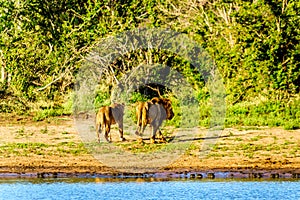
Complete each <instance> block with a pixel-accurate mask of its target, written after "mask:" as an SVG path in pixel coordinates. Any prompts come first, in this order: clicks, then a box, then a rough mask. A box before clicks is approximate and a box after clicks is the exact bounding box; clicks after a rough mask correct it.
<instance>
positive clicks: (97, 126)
mask: <svg viewBox="0 0 300 200" xmlns="http://www.w3.org/2000/svg"><path fill="white" fill-rule="evenodd" d="M100 134H101V125H100V124H98V123H97V124H96V137H97V141H98V142H99V143H100Z"/></svg>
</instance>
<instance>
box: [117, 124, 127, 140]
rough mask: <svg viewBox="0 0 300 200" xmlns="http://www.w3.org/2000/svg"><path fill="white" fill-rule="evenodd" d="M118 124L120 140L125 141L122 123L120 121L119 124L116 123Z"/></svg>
mask: <svg viewBox="0 0 300 200" xmlns="http://www.w3.org/2000/svg"><path fill="white" fill-rule="evenodd" d="M118 126H119V137H120V141H125V140H126V139H125V138H124V135H123V125H122V124H121V123H120V124H118Z"/></svg>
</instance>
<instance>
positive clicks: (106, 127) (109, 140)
mask: <svg viewBox="0 0 300 200" xmlns="http://www.w3.org/2000/svg"><path fill="white" fill-rule="evenodd" d="M109 133H110V125H108V124H107V125H106V126H105V134H104V137H105V139H106V141H107V142H111V135H109V136H110V138H108V134H109Z"/></svg>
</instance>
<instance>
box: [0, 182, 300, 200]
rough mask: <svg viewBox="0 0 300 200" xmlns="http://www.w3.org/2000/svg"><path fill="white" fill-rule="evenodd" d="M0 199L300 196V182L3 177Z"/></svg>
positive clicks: (284, 197)
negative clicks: (12, 178) (25, 178)
mask: <svg viewBox="0 0 300 200" xmlns="http://www.w3.org/2000/svg"><path fill="white" fill-rule="evenodd" d="M0 199H3V200H9V199H26V200H29V199H99V200H100V199H101V200H102V199H126V200H128V199H230V200H231V199H284V200H287V199H293V200H295V199H300V181H299V180H298V181H287V180H283V181H280V180H278V181H242V180H217V181H216V180H197V181H193V180H188V181H183V180H180V181H178V180H173V181H144V180H135V181H126V182H125V181H109V182H102V181H101V180H99V179H89V180H84V179H81V180H74V179H61V180H57V179H56V180H51V179H48V180H39V181H29V180H1V179H0Z"/></svg>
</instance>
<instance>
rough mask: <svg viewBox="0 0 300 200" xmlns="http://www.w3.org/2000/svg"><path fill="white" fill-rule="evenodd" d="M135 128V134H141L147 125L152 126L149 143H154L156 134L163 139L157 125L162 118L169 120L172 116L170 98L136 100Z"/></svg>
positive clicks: (159, 124) (160, 122)
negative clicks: (145, 100)
mask: <svg viewBox="0 0 300 200" xmlns="http://www.w3.org/2000/svg"><path fill="white" fill-rule="evenodd" d="M136 117H137V130H136V132H135V134H136V135H139V136H141V135H142V134H143V132H144V130H145V128H146V126H147V124H150V126H152V135H151V137H150V143H155V137H156V135H157V136H158V137H160V138H161V139H162V140H163V141H164V138H163V136H162V134H161V131H160V129H159V127H160V126H161V124H162V122H163V121H164V120H171V119H172V118H173V117H174V113H173V109H172V103H171V100H170V99H167V98H158V97H154V98H152V99H151V100H150V101H147V102H138V105H137V107H136Z"/></svg>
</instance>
